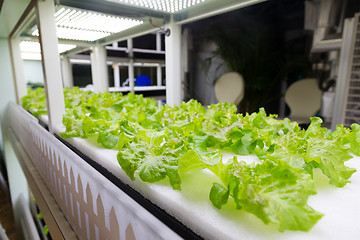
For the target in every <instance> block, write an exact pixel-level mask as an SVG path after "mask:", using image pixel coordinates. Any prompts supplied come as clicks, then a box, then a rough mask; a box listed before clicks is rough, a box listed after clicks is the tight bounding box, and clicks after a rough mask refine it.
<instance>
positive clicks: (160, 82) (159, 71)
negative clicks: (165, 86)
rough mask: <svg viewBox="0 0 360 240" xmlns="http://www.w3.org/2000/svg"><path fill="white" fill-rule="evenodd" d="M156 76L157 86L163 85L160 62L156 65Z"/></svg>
mask: <svg viewBox="0 0 360 240" xmlns="http://www.w3.org/2000/svg"><path fill="white" fill-rule="evenodd" d="M156 78H157V86H159V87H160V86H161V85H162V71H161V65H160V64H158V65H157V67H156Z"/></svg>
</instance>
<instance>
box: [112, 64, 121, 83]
mask: <svg viewBox="0 0 360 240" xmlns="http://www.w3.org/2000/svg"><path fill="white" fill-rule="evenodd" d="M113 67H114V87H115V88H120V69H119V67H120V64H118V63H115V64H113Z"/></svg>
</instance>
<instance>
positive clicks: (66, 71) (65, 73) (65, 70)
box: [61, 56, 74, 88]
mask: <svg viewBox="0 0 360 240" xmlns="http://www.w3.org/2000/svg"><path fill="white" fill-rule="evenodd" d="M61 68H62V78H63V84H64V87H68V88H72V87H73V86H74V80H73V72H72V66H71V63H70V58H69V57H68V56H62V57H61Z"/></svg>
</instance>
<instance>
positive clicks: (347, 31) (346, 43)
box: [331, 18, 355, 130]
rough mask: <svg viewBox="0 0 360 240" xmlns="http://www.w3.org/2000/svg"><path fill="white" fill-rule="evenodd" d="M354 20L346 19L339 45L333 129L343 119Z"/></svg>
mask: <svg viewBox="0 0 360 240" xmlns="http://www.w3.org/2000/svg"><path fill="white" fill-rule="evenodd" d="M354 28H355V20H354V18H352V19H346V20H345V25H344V31H343V41H342V46H341V53H340V61H339V62H340V66H339V74H338V78H337V80H336V91H335V101H334V102H335V104H334V111H333V116H332V122H331V129H332V130H335V128H336V125H337V124H341V123H342V122H343V119H344V112H345V111H344V109H345V104H346V101H345V98H346V90H347V89H348V85H349V80H348V79H349V74H350V72H351V71H350V66H351V63H350V61H351V56H352V53H351V46H352V44H351V43H352V41H353V37H354V32H355V29H354Z"/></svg>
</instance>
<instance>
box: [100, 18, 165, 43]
mask: <svg viewBox="0 0 360 240" xmlns="http://www.w3.org/2000/svg"><path fill="white" fill-rule="evenodd" d="M152 23H153V24H150V23H149V22H145V23H143V24H141V25H138V26H136V27H133V28H129V29H127V30H124V31H122V32H119V33H115V34H112V35H110V36H107V37H104V38H101V39H99V40H96V41H95V42H96V43H97V44H101V45H108V44H112V43H113V42H121V41H124V40H127V39H129V38H135V37H138V36H142V35H145V34H149V33H153V32H156V31H158V30H159V29H158V28H157V27H155V25H159V26H161V25H163V24H164V21H163V20H162V19H152Z"/></svg>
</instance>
